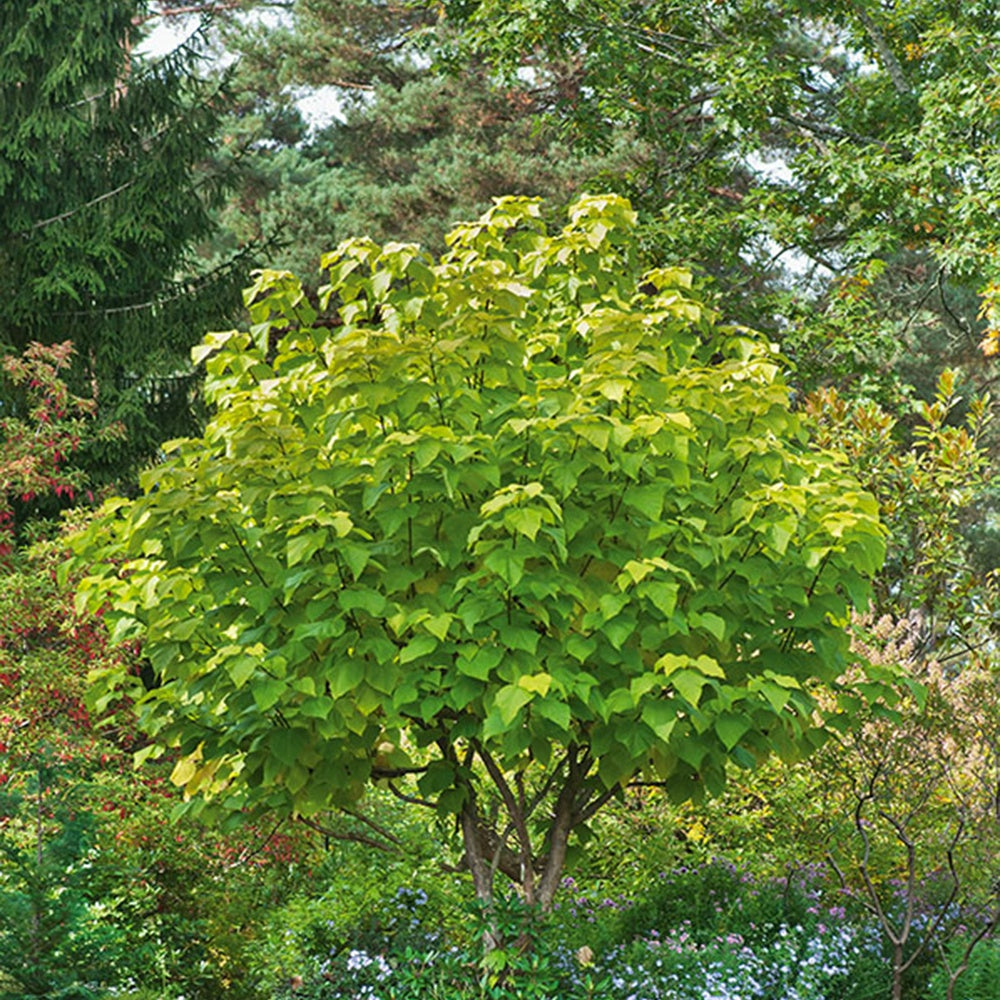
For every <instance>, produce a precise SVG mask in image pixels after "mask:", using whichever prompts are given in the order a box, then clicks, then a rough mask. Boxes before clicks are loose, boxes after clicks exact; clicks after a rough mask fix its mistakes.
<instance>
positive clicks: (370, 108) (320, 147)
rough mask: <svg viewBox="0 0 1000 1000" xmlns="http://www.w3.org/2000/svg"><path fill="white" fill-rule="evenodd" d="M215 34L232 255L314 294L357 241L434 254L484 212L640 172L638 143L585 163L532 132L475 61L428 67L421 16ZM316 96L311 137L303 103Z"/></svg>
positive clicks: (267, 19) (519, 92)
mask: <svg viewBox="0 0 1000 1000" xmlns="http://www.w3.org/2000/svg"><path fill="white" fill-rule="evenodd" d="M243 6H244V7H245V8H247V11H246V12H244V13H243V14H241V15H239V16H235V15H234V16H233V17H231V18H227V19H225V20H223V21H220V24H222V25H223V27H222V30H221V50H222V51H223V52H224V53H226V54H227V55H230V56H232V55H236V56H238V57H239V62H238V64H237V66H236V68H235V75H234V80H233V89H234V93H235V95H236V107H235V110H234V113H233V115H232V116H230V118H229V119H228V120H227V123H226V139H225V141H226V142H227V143H228V144H229V146H228V148H233V149H241V150H245V152H244V153H243V154H242V155H241V157H240V164H241V168H242V170H243V173H242V175H241V176H242V179H241V185H240V189H239V191H238V192H237V194H236V196H235V197H234V198H232V199H230V200H229V202H228V203H227V207H226V209H225V211H224V212H223V214H222V216H221V221H222V223H223V226H224V228H225V229H226V230H227V232H228V233H229V234H230V235H229V239H230V240H231V241H232V242H233V245H239V244H242V243H246V242H248V241H254V240H266V239H272V240H276V241H279V242H280V243H281V244H282V246H281V249H280V250H279V251H277V252H274V253H271V254H270V255H269V261H268V263H269V264H270V265H271V266H277V267H288V268H290V269H292V270H294V271H296V273H299V274H301V275H302V276H303V280H304V281H306V282H307V284H309V285H313V284H315V283H316V282H315V280H314V279H313V278H312V277H311V276H312V275H315V274H316V271H315V268H316V261H317V260H319V258H320V255H321V254H322V253H323V252H324V251H326V250H328V249H329V247H331V246H335V245H336V243H337V242H339V240H341V239H343V238H345V237H347V236H352V235H355V234H357V233H366V234H368V235H370V236H372V237H373V238H375V239H377V240H392V239H403V240H414V241H419V242H421V243H423V244H424V245H427V246H428V247H430V248H432V249H434V250H440V249H443V246H442V244H441V242H440V241H441V237H442V235H443V234H444V233H445V232H446V231H447V230H448V228H449V227H450V226H451V225H453V224H454V223H455V222H457V221H459V220H461V219H468V218H474V217H475V216H477V215H478V214H479V213H480V212H482V211H483V210H485V209H486V208H487V207H488V206H489V204H490V200H491V198H493V197H499V196H501V195H510V194H514V195H517V194H525V195H532V196H543V197H546V198H548V199H550V200H551V201H552V203H553V204H562V203H565V202H567V201H569V200H570V199H571V198H572V197H574V196H575V195H576V194H578V193H579V192H580V191H581V190H584V189H593V187H594V185H595V183H596V184H597V186H598V187H599V188H600V189H603V188H605V187H607V185H608V184H609V183H611V181H610V180H607V179H605V180H599V178H600V177H603V176H604V175H607V176H608V177H610V176H611V175H614V174H618V173H626V172H628V171H629V170H630V169H631V168H632V166H633V165H634V164H635V163H637V162H638V157H639V152H638V150H637V149H636V147H635V145H634V136H628V137H626V136H625V135H624V133H623V134H622V136H620V137H618V138H615V139H614V140H613V141H611V142H609V143H608V144H607V147H606V149H604V150H602V151H599V150H586V151H585V150H583V149H581V148H576V147H574V146H573V145H572V144H571V143H569V142H567V141H564V140H563V139H561V138H560V136H559V135H558V133H557V131H556V130H555V129H554V128H552V127H549V126H548V125H547V124H545V123H544V122H543V121H541V119H540V118H539V115H538V112H539V110H540V105H539V104H538V99H537V95H536V92H535V88H534V87H533V86H532V84H531V82H530V81H525V80H518V79H512V80H510V81H506V82H505V83H504V85H503V86H501V87H497V86H496V83H497V81H496V79H495V78H494V76H493V74H491V72H490V71H489V70H488V68H487V67H486V66H485V65H484V64H483V63H482V62H480V61H478V60H475V59H472V60H468V61H466V62H463V63H462V64H458V63H455V64H453V65H451V66H450V68H449V70H447V71H446V70H442V69H441V68H440V67H437V66H435V65H434V64H433V57H434V55H435V53H438V52H440V51H442V49H443V46H444V43H445V41H446V39H447V37H448V34H449V32H450V25H449V24H448V23H447V22H445V21H443V20H442V19H441V18H440V13H439V11H437V10H429V9H423V8H422V7H421V6H420V5H418V4H373V3H369V2H366V0H349V2H342V0H299V2H296V3H294V4H291V5H289V9H288V11H287V14H286V15H284V16H275V14H274V12H273V10H271V9H270V7H269V5H262V4H260V3H253V2H250V3H246V4H244V5H243ZM310 94H320V95H322V96H323V97H324V98H325V101H326V103H327V106H328V108H333V109H334V111H333V113H332V116H329V117H328V119H327V120H326V121H319V122H317V123H315V124H312V123H311V122H310V121H309V120H308V118H307V117H306V115H305V114H304V112H303V110H302V106H300V104H299V101H300V100H301V98H302V97H303V95H307V96H308V95H310Z"/></svg>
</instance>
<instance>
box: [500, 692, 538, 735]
mask: <svg viewBox="0 0 1000 1000" xmlns="http://www.w3.org/2000/svg"><path fill="white" fill-rule="evenodd" d="M529 701H531V692H530V691H526V690H525V689H524V688H523V687H520V686H519V685H517V684H507V685H505V686H504V687H502V688H500V690H499V691H497V693H496V698H495V703H496V706H497V709H498V710H499V712H500V720H501V721H502V722H503V724H504V725H505V726H509V725H510V724H511V723H512V722H513V721H514V719H515V717H516V716H517V713H518V712H520V711H521V709H522V708H524V706H525V705H527V704H528V702H529Z"/></svg>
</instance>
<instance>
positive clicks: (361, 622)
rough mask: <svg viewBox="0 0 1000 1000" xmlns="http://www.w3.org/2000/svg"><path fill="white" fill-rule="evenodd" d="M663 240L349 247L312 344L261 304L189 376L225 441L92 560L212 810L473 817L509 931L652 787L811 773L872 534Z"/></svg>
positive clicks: (867, 508)
mask: <svg viewBox="0 0 1000 1000" xmlns="http://www.w3.org/2000/svg"><path fill="white" fill-rule="evenodd" d="M634 222H635V217H634V214H633V212H632V211H631V209H630V208H629V206H628V203H627V202H625V201H624V200H622V199H620V198H617V197H599V198H598V197H588V198H583V199H581V200H580V201H578V202H577V203H576V204H575V205H574V206H573V207H572V208H571V209H570V212H569V222H568V224H567V225H566V226H565V228H562V229H558V230H555V231H549V229H548V228H547V227H546V225H545V224H544V223H543V221H542V212H541V208H540V206H539V204H538V203H537V202H535V201H532V200H528V199H505V200H501V201H499V202H498V203H497V204H496V205H495V207H494V208H493V209H492V210H491V211H489V212H488V213H487V214H486V215H484V216H483V217H482V218H481V219H480V220H479V221H478V222H475V223H470V224H466V225H462V226H459V227H458V228H457V229H455V230H454V231H453V232H452V233H451V234H450V236H449V237H448V246H449V249H448V251H447V252H446V253H445V254H444V256H442V257H441V258H440V259H439V260H434V259H432V258H430V257H428V256H426V255H425V254H423V253H422V252H421V251H420V249H419V248H417V247H415V246H411V245H402V244H387V245H386V246H384V247H380V246H377V245H376V244H374V243H373V242H371V241H369V240H351V241H348V242H346V243H343V244H342V245H341V246H340V247H339V248H338V249H337V250H336V251H334V252H333V253H330V254H328V255H327V256H326V257H325V258H324V260H323V266H324V268H325V269H326V271H327V272H328V273H329V284H328V285H326V286H325V287H324V289H323V290H322V294H321V300H320V302H319V303H318V309H317V307H315V306H313V305H311V304H310V302H309V301H307V299H306V297H305V296H304V295H303V293H302V290H301V286H300V284H299V282H298V280H297V279H296V278H295V277H293V276H292V275H291V274H288V273H276V272H263V273H261V274H260V275H259V277H258V279H257V282H256V284H255V285H254V287H253V288H252V289H250V291H249V292H248V293H247V301H248V304H249V306H250V312H251V318H252V321H253V323H252V325H251V327H250V329H249V330H248V331H232V332H229V333H222V334H218V333H217V334H210V335H209V336H208V337H207V338H206V340H205V342H204V344H203V345H202V346H201V347H200V348H198V349H197V350H196V352H195V360H196V361H198V362H204V363H205V365H206V369H207V377H206V392H207V394H208V396H209V398H210V401H211V403H212V404H213V405H214V407H215V416H214V417H213V419H212V420H211V422H210V423H209V425H208V427H207V429H206V431H205V434H204V436H203V437H202V438H199V439H197V440H183V441H176V442H173V443H171V444H170V445H168V446H167V447H166V451H167V459H166V461H165V462H163V463H162V464H161V465H159V466H157V467H156V468H154V469H151V470H150V471H148V472H147V473H146V475H145V479H144V481H143V488H144V495H143V496H141V497H140V498H139V499H137V500H135V501H131V502H126V501H118V502H116V503H114V504H112V506H111V507H110V508H108V509H107V512H106V515H105V516H104V518H103V520H102V521H101V522H99V523H98V524H97V525H96V526H95V527H93V528H92V529H91V530H90V533H89V534H88V535H87V536H86V537H85V538H84V539H83V540H82V541H81V542H80V543H79V544H80V547H81V548H82V549H83V550H85V551H86V553H87V555H88V558H90V559H94V558H95V557H97V558H103V559H104V560H105V566H106V569H105V570H104V572H103V574H101V575H99V576H97V577H92V578H91V579H90V580H88V581H87V582H86V583H85V586H84V589H83V592H82V594H83V600H85V601H90V602H93V603H95V604H99V605H100V604H104V603H108V604H109V605H110V610H109V612H108V615H107V617H108V619H109V620H110V621H112V622H113V623H114V631H115V635H116V637H117V638H121V639H124V638H132V637H139V636H141V637H142V640H143V648H144V650H145V652H146V653H147V655H148V656H149V657H150V660H151V662H152V666H153V668H154V670H155V673H156V675H157V678H158V681H157V684H156V685H155V686H154V687H152V689H150V690H145V691H141V690H140V691H136V690H133V691H132V692H131V693H132V696H133V697H134V698H135V699H136V703H137V707H138V711H139V713H140V720H141V724H142V726H143V727H144V728H145V729H146V730H147V731H148V732H149V733H151V734H152V735H153V736H154V737H155V740H156V741H157V743H158V745H160V746H162V747H164V748H171V750H172V752H173V753H174V754H176V755H177V758H178V763H177V766H176V768H175V772H174V777H175V780H176V781H177V782H178V783H179V784H183V785H184V787H185V789H186V792H187V797H188V803H187V806H186V808H187V809H188V810H190V811H201V812H204V811H206V810H221V811H223V812H226V813H228V814H230V815H232V816H246V815H253V814H256V813H260V812H267V813H272V814H275V815H277V814H293V815H299V816H302V817H305V818H307V819H309V820H310V821H312V822H325V819H324V817H326V816H328V815H330V813H331V811H332V810H336V809H338V808H340V809H344V810H347V811H349V812H352V813H354V815H355V816H356V817H361V818H362V820H363V819H364V815H363V813H361V812H360V810H361V809H363V803H362V798H363V796H364V794H365V790H366V787H367V786H369V785H371V784H372V783H378V782H381V783H384V784H385V785H386V786H387V787H388V788H389V789H391V790H392V791H393V792H394V793H395V794H397V795H399V796H401V797H403V798H406V799H408V800H411V801H413V802H415V803H419V804H421V805H424V806H427V807H430V808H432V809H434V810H436V811H437V812H438V813H439V814H442V815H445V816H449V815H453V816H454V817H455V818H456V823H457V827H458V829H459V830H460V831H461V837H462V842H463V845H464V854H465V862H466V864H467V866H468V869H469V871H470V872H471V875H472V879H473V882H474V885H475V891H476V894H477V896H478V897H479V898H480V899H481V900H484V901H489V900H490V899H491V898H492V893H493V886H494V880H495V876H496V873H497V872H498V871H499V872H502V873H503V874H504V875H506V876H509V877H510V878H511V879H513V880H514V881H515V882H516V883H517V884H518V886H519V887H520V889H521V891H522V893H523V896H524V898H525V899H526V900H528V901H529V902H533V903H536V904H540V905H541V906H542V907H543V908H548V907H550V906H551V905H552V901H553V897H554V895H555V892H556V888H557V885H558V882H559V876H560V872H561V869H562V867H563V865H564V862H565V859H566V852H567V848H568V845H569V842H570V838H571V835H572V834H573V833H574V831H579V830H580V829H581V828H582V827H584V826H585V825H586V823H587V822H588V820H590V819H591V818H592V817H593V816H594V815H595V813H597V811H598V810H599V809H600V808H601V807H602V805H603V804H605V803H606V802H608V800H610V799H611V798H612V797H614V796H615V795H617V794H619V792H620V790H621V789H622V788H623V787H624V786H625V785H627V784H628V783H629V782H630V781H633V780H636V779H638V778H640V777H641V778H642V780H647V781H656V782H659V783H662V784H663V785H664V786H665V788H666V789H667V791H668V792H669V793H670V794H671V795H672V796H674V797H676V798H677V799H686V798H689V797H692V796H695V797H697V796H700V795H701V794H702V793H703V791H704V790H707V791H708V792H717V791H718V790H720V789H721V788H722V787H723V784H724V781H725V771H726V767H727V764H728V763H729V762H730V761H732V762H735V763H736V764H737V765H740V766H743V767H750V766H753V765H754V763H755V762H757V761H759V760H761V759H762V758H763V757H765V756H766V755H768V754H769V753H770V752H773V751H777V752H779V753H781V754H783V755H786V756H794V755H796V754H799V753H801V752H803V751H804V750H806V749H808V748H809V747H810V746H811V745H813V743H815V742H816V741H817V730H816V728H815V716H814V702H813V700H812V697H811V694H810V692H811V689H812V688H813V686H814V685H816V684H817V683H818V684H829V683H832V682H834V681H835V679H836V678H837V677H838V675H839V674H840V673H841V670H842V668H843V666H844V662H845V654H846V650H847V640H846V637H845V633H844V629H843V622H844V621H845V618H846V616H847V613H848V610H849V606H850V605H851V604H854V605H860V604H864V602H865V601H866V599H867V594H868V579H869V577H870V575H871V574H872V573H873V571H874V570H875V569H876V568H877V567H878V565H879V563H880V560H881V558H882V554H883V541H882V533H881V529H880V527H879V524H878V521H877V516H876V510H875V505H874V502H873V500H872V499H871V498H870V497H869V496H867V495H866V494H864V493H863V492H862V491H861V490H860V488H859V487H858V486H857V484H856V482H855V480H854V479H853V478H852V477H851V475H850V473H849V472H848V471H847V470H846V469H845V468H844V464H843V462H842V461H840V460H838V458H837V457H836V456H835V455H833V454H831V453H821V452H819V451H818V450H816V449H813V448H811V447H810V444H809V440H808V436H807V433H806V430H805V428H804V426H803V423H802V420H801V418H800V417H799V416H798V415H797V414H795V413H794V412H792V409H791V406H790V402H789V390H788V388H787V386H786V385H785V384H784V382H783V381H782V378H781V374H780V362H779V359H778V358H776V357H775V355H774V353H773V351H772V348H771V347H770V345H769V344H768V343H767V342H766V341H764V340H762V339H761V338H760V337H758V336H756V335H755V334H753V333H752V332H750V331H748V330H745V329H741V328H735V327H727V326H723V325H720V324H719V323H718V321H717V318H716V317H715V316H714V315H713V313H712V312H711V311H710V310H708V309H706V308H705V307H703V306H702V305H700V304H699V303H698V302H697V301H695V299H694V298H693V297H692V295H691V288H690V286H691V278H690V275H689V274H687V273H685V272H683V271H678V270H670V269H659V270H653V271H649V272H646V273H643V272H642V271H641V268H640V265H639V262H638V253H637V246H636V243H635V240H634V237H633V235H632V227H633V224H634ZM136 683H138V682H137V681H136V679H135V678H134V677H133V676H130V675H128V674H127V673H126V672H125V671H124V670H120V669H116V668H111V669H110V670H107V671H105V672H104V673H103V674H101V675H100V676H99V677H97V678H96V687H95V699H96V700H97V703H98V705H100V703H101V702H102V701H103V700H107V699H111V698H114V697H117V696H118V693H119V692H120V690H121V689H122V688H123V687H126V686H127V685H129V684H136ZM363 829H364V830H366V831H367V832H366V833H365V836H366V837H368V838H369V839H371V840H372V841H373V842H376V841H377V840H378V839H379V836H380V834H379V832H378V831H377V830H376V829H375V825H374V823H373V822H371V823H369V825H368V826H366V827H363Z"/></svg>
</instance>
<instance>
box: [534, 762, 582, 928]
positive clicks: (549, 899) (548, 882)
mask: <svg viewBox="0 0 1000 1000" xmlns="http://www.w3.org/2000/svg"><path fill="white" fill-rule="evenodd" d="M578 783H579V779H578V777H577V775H576V768H575V767H573V766H572V765H571V766H570V772H569V774H568V775H567V776H566V784H564V785H563V787H562V789H561V790H560V792H559V797H558V798H557V799H556V804H555V808H554V810H553V816H552V827H551V829H550V831H549V852H548V855H547V856H546V858H545V868H544V869H543V870H542V877H541V878H540V879H539V881H538V890H537V899H538V902H539V903H540V904H541V907H542V912H543V913H549V912H550V911H551V910H552V904H553V902H554V900H555V896H556V890H557V889H558V888H559V879H560V876H561V875H562V871H563V866H564V865H565V864H566V850H567V848H568V846H569V835H570V834H571V833H572V832H573V820H574V816H573V812H574V805H575V801H576V795H577V791H578Z"/></svg>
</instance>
